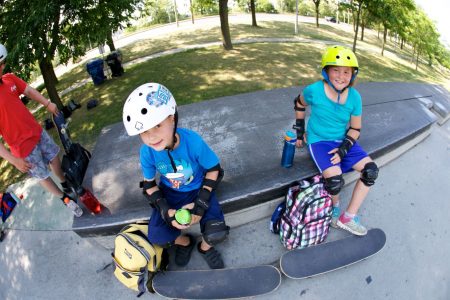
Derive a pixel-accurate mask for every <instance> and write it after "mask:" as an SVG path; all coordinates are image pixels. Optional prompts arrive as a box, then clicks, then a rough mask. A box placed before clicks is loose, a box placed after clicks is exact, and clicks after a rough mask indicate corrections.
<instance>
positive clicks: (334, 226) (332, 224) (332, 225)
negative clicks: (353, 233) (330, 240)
mask: <svg viewBox="0 0 450 300" xmlns="http://www.w3.org/2000/svg"><path fill="white" fill-rule="evenodd" d="M330 226H331V227H333V228H340V227H339V226H337V224H336V223H333V222H331V223H330Z"/></svg>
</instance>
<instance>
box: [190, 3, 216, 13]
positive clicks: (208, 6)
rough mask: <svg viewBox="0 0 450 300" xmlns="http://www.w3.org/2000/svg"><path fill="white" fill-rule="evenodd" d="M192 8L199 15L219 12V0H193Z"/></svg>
mask: <svg viewBox="0 0 450 300" xmlns="http://www.w3.org/2000/svg"><path fill="white" fill-rule="evenodd" d="M193 7H194V10H195V11H197V12H199V13H200V14H201V15H213V14H217V13H218V12H219V10H218V8H219V0H194V2H193Z"/></svg>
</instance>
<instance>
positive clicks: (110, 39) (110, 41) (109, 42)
mask: <svg viewBox="0 0 450 300" xmlns="http://www.w3.org/2000/svg"><path fill="white" fill-rule="evenodd" d="M106 45H108V47H109V51H111V52H112V51H116V46H115V45H114V41H113V37H112V31H110V32H109V33H108V36H107V37H106Z"/></svg>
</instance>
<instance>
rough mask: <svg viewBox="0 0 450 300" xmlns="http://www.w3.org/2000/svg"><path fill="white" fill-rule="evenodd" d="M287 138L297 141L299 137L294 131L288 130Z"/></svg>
mask: <svg viewBox="0 0 450 300" xmlns="http://www.w3.org/2000/svg"><path fill="white" fill-rule="evenodd" d="M286 136H287V137H289V138H290V139H296V138H297V135H296V134H295V133H293V132H292V131H290V130H288V131H286Z"/></svg>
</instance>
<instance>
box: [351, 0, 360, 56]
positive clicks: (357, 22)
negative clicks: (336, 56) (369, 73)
mask: <svg viewBox="0 0 450 300" xmlns="http://www.w3.org/2000/svg"><path fill="white" fill-rule="evenodd" d="M361 5H362V2H359V3H358V11H357V12H356V22H355V24H356V28H355V36H354V38H353V52H356V41H357V40H358V29H359V17H360V15H361Z"/></svg>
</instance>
